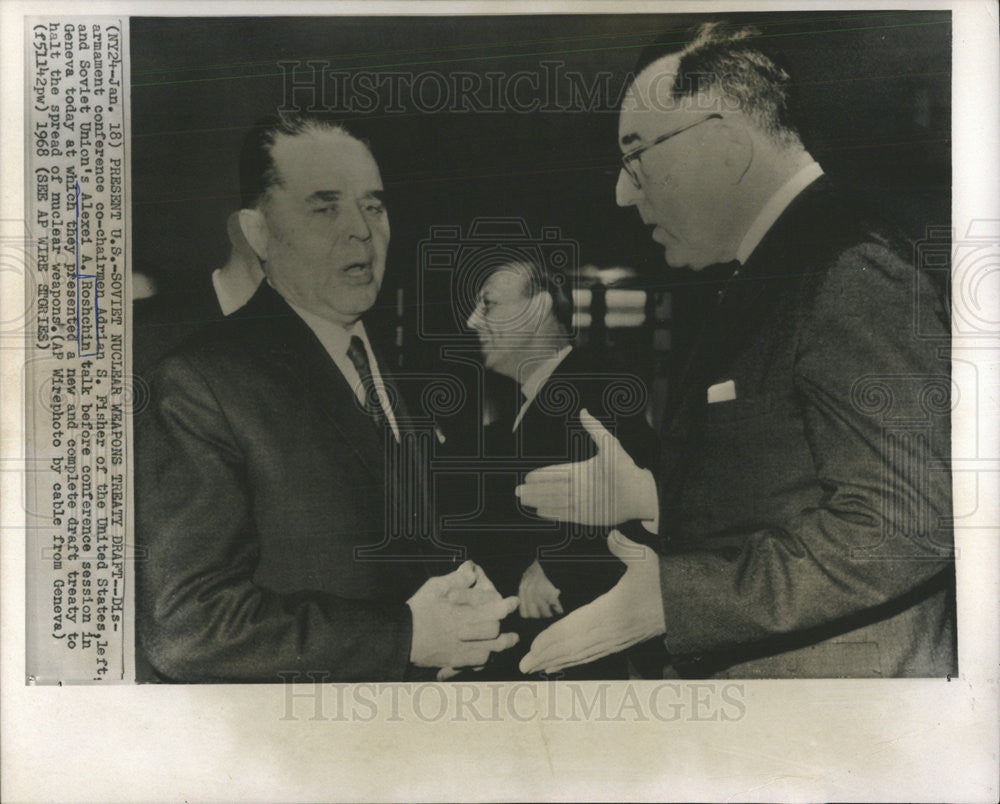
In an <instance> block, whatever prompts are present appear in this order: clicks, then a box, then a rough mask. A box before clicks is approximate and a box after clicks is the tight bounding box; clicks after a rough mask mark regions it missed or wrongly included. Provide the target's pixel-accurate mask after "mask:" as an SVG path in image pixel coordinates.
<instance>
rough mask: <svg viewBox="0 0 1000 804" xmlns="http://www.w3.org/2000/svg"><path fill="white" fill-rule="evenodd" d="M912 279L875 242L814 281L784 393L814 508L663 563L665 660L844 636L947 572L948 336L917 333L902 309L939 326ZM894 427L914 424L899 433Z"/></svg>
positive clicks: (703, 543) (696, 546)
mask: <svg viewBox="0 0 1000 804" xmlns="http://www.w3.org/2000/svg"><path fill="white" fill-rule="evenodd" d="M922 281H923V280H922V279H920V278H919V277H918V276H917V275H916V274H915V272H914V270H913V268H912V267H911V266H907V265H905V264H904V263H903V262H902V261H900V260H899V259H898V258H896V257H894V256H893V255H892V254H891V252H889V251H888V250H886V249H884V248H882V247H881V246H879V245H876V244H869V245H863V246H858V247H855V248H853V249H851V250H849V251H847V252H845V253H844V254H842V255H841V257H840V258H839V260H838V261H837V262H836V264H834V265H833V266H832V268H831V270H830V271H829V272H828V273H827V275H826V276H825V277H824V279H823V280H822V281H821V284H820V286H819V288H818V291H817V292H816V293H815V295H814V296H813V297H812V299H811V301H810V302H808V303H807V305H806V306H807V307H808V309H807V310H806V312H805V314H804V315H803V317H802V319H801V321H800V325H799V330H798V341H797V348H796V352H795V364H794V388H795V392H796V395H797V397H798V404H799V407H800V410H801V413H802V422H803V436H802V437H803V438H804V439H806V441H807V444H808V447H809V451H810V453H811V454H812V457H813V464H814V468H815V478H816V482H817V483H818V484H819V486H820V488H822V490H823V495H822V499H821V501H820V502H819V504H818V505H815V506H814V507H809V508H805V509H803V510H798V511H793V512H791V513H790V515H789V516H788V517H787V518H785V519H783V521H782V522H781V523H778V522H774V523H768V522H761V523H757V524H755V526H754V527H748V528H743V529H738V530H736V531H735V532H726V533H722V534H710V535H708V536H707V537H704V538H702V537H699V538H696V539H691V540H689V541H686V542H685V544H684V545H683V546H682V547H681V548H680V549H679V550H677V551H676V552H670V553H667V554H664V555H662V556H661V588H662V597H663V605H664V613H665V619H666V624H667V631H666V635H665V642H666V645H667V648H668V650H669V651H670V652H671V653H673V654H674V655H681V656H683V655H698V654H702V653H707V652H710V651H713V650H721V649H726V648H733V647H736V646H738V645H741V644H748V643H753V642H756V641H758V640H763V639H766V638H768V637H781V636H788V635H794V634H796V633H799V632H807V631H809V629H829V628H831V627H832V628H837V627H838V624H844V626H845V627H844V628H843V630H850V628H849V627H847V624H849V623H851V622H852V621H857V620H858V619H859V618H860V619H862V620H863V619H864V618H865V617H871V618H873V619H878V618H879V615H878V612H879V611H880V610H886V609H891V608H892V607H893V606H894V605H898V603H899V601H902V600H905V599H906V598H907V597H908V596H910V595H916V594H919V593H920V589H921V587H923V586H924V585H926V584H929V583H931V582H932V581H933V580H934V579H935V576H938V575H940V574H941V573H942V572H943V571H944V570H946V569H950V568H951V567H952V566H953V557H952V545H951V543H950V539H951V535H950V532H945V531H946V529H945V528H941V527H939V525H940V523H942V522H943V521H947V518H948V517H949V516H950V514H951V490H950V489H951V486H950V476H949V474H948V472H947V471H946V470H945V471H942V470H941V469H940V468H939V469H938V471H935V470H934V467H935V466H938V467H945V466H946V465H947V464H946V461H947V458H948V456H949V415H948V408H949V400H950V393H949V390H950V389H949V379H948V376H947V371H948V369H947V364H946V363H944V362H943V361H941V360H940V359H939V356H938V354H937V351H938V349H939V348H940V347H941V345H942V344H943V343H946V340H944V341H943V340H942V338H941V337H938V338H936V339H926V338H921V337H918V336H917V335H916V334H915V328H916V325H915V321H916V317H915V316H914V315H913V312H914V307H913V302H912V300H913V299H914V298H917V299H919V302H918V303H919V304H921V305H924V308H923V309H921V310H919V313H920V315H921V317H922V318H923V320H924V321H925V322H927V321H930V320H934V321H936V322H937V323H936V326H938V327H939V332H938V333H937V334H938V335H940V336H945V337H946V336H947V329H946V326H947V325H946V323H945V322H944V321H943V320H942V318H943V314H942V311H941V308H940V305H939V303H932V302H930V301H929V299H931V298H933V297H934V294H932V293H931V292H930V289H929V287H926V286H920V287H919V288H914V282H922ZM915 290H919V292H918V293H915ZM925 325H926V324H925ZM946 359H947V358H946V357H945V358H944V360H946ZM942 372H944V378H943V379H942ZM929 409H930V412H929ZM894 421H898V422H906V421H909V422H922V423H925V424H924V425H921V427H918V428H917V429H918V430H919V431H920V432H919V433H911V434H907V432H906V428H905V427H904V428H902V429H901V430H896V431H894V430H893V422H894ZM745 470H746V471H753V467H752V466H747V467H745ZM748 514H749V512H748ZM663 516H665V513H664V512H661V520H662V518H663ZM747 519H749V516H745V517H744V521H746V520H747Z"/></svg>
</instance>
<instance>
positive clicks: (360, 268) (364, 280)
mask: <svg viewBox="0 0 1000 804" xmlns="http://www.w3.org/2000/svg"><path fill="white" fill-rule="evenodd" d="M343 272H344V276H346V277H347V278H348V279H349V280H350V281H352V282H354V283H357V284H359V285H365V284H368V283H369V282H371V281H372V279H373V278H374V272H373V271H372V264H371V261H368V262H352V263H351V264H350V265H348V266H346V267H344V268H343Z"/></svg>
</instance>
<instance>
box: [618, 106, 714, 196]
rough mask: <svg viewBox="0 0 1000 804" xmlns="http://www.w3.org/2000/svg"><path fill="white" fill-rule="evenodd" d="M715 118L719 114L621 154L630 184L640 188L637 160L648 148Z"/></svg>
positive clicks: (639, 163) (638, 163) (638, 162)
mask: <svg viewBox="0 0 1000 804" xmlns="http://www.w3.org/2000/svg"><path fill="white" fill-rule="evenodd" d="M716 117H719V118H721V117H722V115H721V114H710V115H706V116H705V117H703V118H701V120H696V121H695V122H693V123H689V124H688V125H686V126H684V127H683V128H679V129H677V130H676V131H671V132H670V133H669V134H663V135H661V136H659V137H657V138H656V139H655V140H653V141H652V142H651V143H650V144H649V145H646V146H643V147H642V148H637V149H636V150H634V151H630V152H629V153H627V154H623V155H622V167H624V168H625V172H626V173H628V176H629V178H630V179H632V184H634V185H635V187H636V189H637V190H638V189H639V188H641V187H642V182H641V181H640V180H639V168H640V167H641V166H642V163H641V162H640V161H639V160H640V159H641V158H642V155H643V154H644V153H646V151H648V150H649V149H650V148H653V147H655V146H657V145H659V144H660V143H661V142H666V141H667V140H669V139H670V138H671V137H676V136H677V135H678V134H683V133H684V132H685V131H687V130H688V129H692V128H694V127H695V126H700V125H701V124H702V123H705V122H707V121H709V120H713V119H714V118H716Z"/></svg>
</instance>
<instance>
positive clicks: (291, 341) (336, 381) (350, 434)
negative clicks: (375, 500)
mask: <svg viewBox="0 0 1000 804" xmlns="http://www.w3.org/2000/svg"><path fill="white" fill-rule="evenodd" d="M235 315H239V316H253V317H257V318H260V319H262V320H264V321H266V322H267V324H266V327H265V328H264V329H265V331H266V333H267V334H266V340H267V342H266V344H265V345H264V349H266V351H267V354H268V355H269V357H270V358H271V360H272V361H274V365H276V366H279V367H280V368H281V369H282V370H285V371H287V372H288V373H289V374H291V375H292V376H293V377H294V378H295V380H296V381H297V382H298V383H299V384H300V385H301V386H302V388H303V391H304V393H305V394H306V397H305V398H306V399H308V400H310V401H311V402H313V403H314V404H316V405H317V406H318V407H319V408H320V409H321V410H322V411H323V413H324V414H325V416H326V418H327V419H328V420H329V422H330V425H331V427H332V428H333V430H334V431H335V432H336V433H337V434H338V435H339V436H340V438H341V439H342V440H343V441H344V442H345V443H346V444H348V445H349V447H350V448H351V449H352V451H353V452H354V453H355V454H356V456H357V457H358V459H359V460H360V461H361V463H362V464H364V466H365V467H366V468H367V469H368V470H369V471H370V472H371V473H372V474H373V475H375V477H376V478H377V479H378V480H379V481H380V482H384V480H385V451H384V447H383V444H382V441H381V439H380V438H379V434H378V432H377V430H376V429H375V427H374V426H373V425H372V421H371V419H370V418H369V417H368V414H367V413H365V411H364V410H362V408H361V406H360V405H359V404H358V403H357V397H356V396H355V395H354V391H353V389H352V388H351V386H350V385H349V384H348V382H347V379H346V378H345V377H344V375H343V374H342V373H341V371H340V369H338V368H337V366H336V364H335V363H334V362H333V360H332V359H331V358H330V355H329V354H327V351H326V349H325V348H324V347H323V345H322V344H321V343H320V341H319V339H318V338H317V337H316V336H315V334H313V331H312V330H311V329H309V327H308V325H306V323H305V322H304V321H303V320H302V319H301V318H299V317H298V316H297V315H296V314H295V311H294V310H292V308H291V307H289V306H288V304H287V303H286V302H285V300H284V299H282V298H281V296H279V295H278V293H277V291H275V290H274V289H273V288H272V287H271V286H270V285H269V284H268V283H267V282H264V283H263V284H262V285H261V287H260V289H259V290H258V291H257V293H256V294H255V295H254V297H253V298H252V299H251V300H250V301H249V302H248V303H247V305H246V307H244V308H243V309H242V310H240V311H239V312H238V313H236V314H235Z"/></svg>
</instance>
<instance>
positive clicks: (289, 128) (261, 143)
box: [240, 112, 368, 209]
mask: <svg viewBox="0 0 1000 804" xmlns="http://www.w3.org/2000/svg"><path fill="white" fill-rule="evenodd" d="M313 131H330V132H336V133H339V134H343V135H345V136H347V137H350V138H351V139H354V140H357V141H358V142H360V143H361V144H362V145H364V146H365V147H366V148H368V143H367V142H365V141H364V140H363V139H361V138H360V137H358V136H356V135H355V134H353V133H352V132H351V131H349V130H348V129H347V128H346V127H345V126H344V125H343V124H342V123H335V122H332V121H330V120H326V119H324V118H322V117H318V116H315V115H308V114H302V113H299V112H293V113H288V112H278V113H277V114H274V115H268V116H267V117H264V118H261V119H260V120H258V121H257V123H256V124H255V125H254V126H253V127H252V128H251V129H250V130H249V131H247V133H246V136H245V137H244V138H243V146H242V148H240V203H241V205H242V207H243V209H252V208H253V207H255V206H257V204H258V203H259V202H260V199H261V198H262V197H263V196H264V194H265V193H266V192H267V191H268V189H269V188H271V187H273V186H274V185H275V184H280V183H281V176H279V175H278V169H277V166H276V165H275V164H274V158H273V156H272V154H271V152H272V150H273V148H274V144H275V142H276V141H277V139H278V137H280V136H286V137H298V136H301V135H303V134H308V133H310V132H313Z"/></svg>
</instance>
